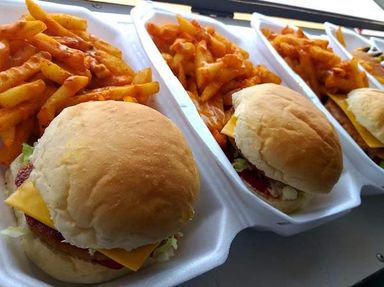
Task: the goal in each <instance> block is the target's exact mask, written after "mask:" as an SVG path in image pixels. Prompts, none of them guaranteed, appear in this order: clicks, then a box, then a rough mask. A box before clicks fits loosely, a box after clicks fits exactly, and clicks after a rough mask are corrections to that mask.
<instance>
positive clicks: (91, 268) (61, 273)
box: [21, 220, 130, 284]
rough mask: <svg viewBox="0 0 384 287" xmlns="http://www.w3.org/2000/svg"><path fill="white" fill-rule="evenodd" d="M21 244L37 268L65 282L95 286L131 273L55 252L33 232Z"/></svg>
mask: <svg viewBox="0 0 384 287" xmlns="http://www.w3.org/2000/svg"><path fill="white" fill-rule="evenodd" d="M24 221H25V220H24ZM24 224H25V223H24ZM26 228H28V227H26ZM28 230H29V229H28ZM21 244H22V247H23V249H24V252H25V253H26V255H27V256H28V258H29V259H30V260H31V261H32V262H33V263H34V264H35V265H36V266H37V267H39V268H40V269H41V270H43V271H44V272H45V273H47V274H49V275H50V276H51V277H53V278H55V279H58V280H61V281H64V282H70V283H83V284H95V283H101V282H104V281H108V280H111V279H114V278H117V277H120V276H122V275H124V274H126V273H128V272H130V270H129V269H127V268H121V269H119V270H114V269H111V268H108V267H104V266H102V265H100V264H94V263H91V262H88V261H85V260H82V259H78V258H76V257H73V256H71V255H67V254H65V253H63V252H61V251H58V250H54V249H53V248H51V247H50V246H48V245H47V244H46V243H44V242H43V241H42V240H40V238H38V237H37V236H36V235H35V234H33V233H32V232H31V231H29V232H28V233H27V234H26V235H25V236H23V238H22V240H21Z"/></svg>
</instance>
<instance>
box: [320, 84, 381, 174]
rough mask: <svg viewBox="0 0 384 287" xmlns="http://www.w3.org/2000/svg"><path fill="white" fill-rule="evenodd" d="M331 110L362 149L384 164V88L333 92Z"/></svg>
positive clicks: (328, 106) (329, 104) (329, 106)
mask: <svg viewBox="0 0 384 287" xmlns="http://www.w3.org/2000/svg"><path fill="white" fill-rule="evenodd" d="M329 96H330V99H328V101H327V103H326V104H325V105H326V107H327V109H328V110H329V112H330V113H331V114H332V115H333V116H334V117H335V119H336V120H337V121H338V122H339V123H340V124H341V125H342V126H343V128H344V129H345V130H346V131H347V132H348V133H349V135H350V136H351V137H352V139H353V140H354V141H355V142H356V143H357V144H358V145H359V146H360V147H361V149H362V150H363V151H364V152H365V153H366V154H367V155H368V156H369V157H370V158H371V159H372V160H373V161H374V162H375V163H376V164H378V165H379V166H381V167H383V168H384V136H383V135H384V91H382V90H378V89H372V88H361V89H355V90H353V91H351V92H349V93H348V95H347V96H346V97H345V96H344V95H329Z"/></svg>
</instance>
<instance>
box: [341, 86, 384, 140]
mask: <svg viewBox="0 0 384 287" xmlns="http://www.w3.org/2000/svg"><path fill="white" fill-rule="evenodd" d="M347 102H348V108H349V110H350V111H351V112H352V113H353V114H354V116H355V117H356V120H357V121H358V122H359V123H360V124H361V125H362V126H363V127H365V128H366V129H367V130H368V131H369V132H370V133H371V134H372V135H373V136H375V137H376V138H377V139H378V140H379V141H381V142H382V143H384V91H382V90H377V89H371V88H362V89H356V90H353V91H351V92H350V93H349V94H348V97H347Z"/></svg>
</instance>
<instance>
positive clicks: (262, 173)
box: [222, 84, 343, 213]
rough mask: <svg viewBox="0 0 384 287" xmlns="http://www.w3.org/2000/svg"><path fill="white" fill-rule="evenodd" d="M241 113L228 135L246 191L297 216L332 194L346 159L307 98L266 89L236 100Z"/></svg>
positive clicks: (232, 157) (332, 132) (227, 129)
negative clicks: (314, 197)
mask: <svg viewBox="0 0 384 287" xmlns="http://www.w3.org/2000/svg"><path fill="white" fill-rule="evenodd" d="M232 99H233V106H234V108H235V112H234V114H233V116H232V118H231V119H230V120H229V121H228V123H227V124H226V126H225V127H224V128H223V130H222V133H223V134H225V135H227V136H228V137H229V138H230V141H231V145H230V146H229V148H228V149H227V151H226V153H227V156H228V158H229V159H230V160H231V162H232V165H233V166H234V168H235V170H236V171H237V172H238V174H239V175H240V177H241V178H242V179H243V181H244V182H245V183H246V185H247V186H248V187H249V188H250V189H251V190H253V191H254V192H255V194H256V195H258V196H259V197H260V198H261V199H263V200H264V201H266V202H268V203H269V204H271V205H272V206H274V207H276V208H278V209H279V210H281V211H283V212H286V213H291V212H294V211H296V210H298V209H299V208H301V207H303V206H304V205H305V204H306V203H307V202H308V201H309V200H310V198H311V197H312V195H313V194H314V193H318V194H319V193H328V192H330V191H331V189H332V188H333V186H334V185H335V184H336V182H337V181H338V179H339V177H340V175H341V172H342V169H343V159H342V150H341V146H340V141H339V138H338V136H337V133H336V131H335V129H334V128H333V126H332V125H331V123H330V122H328V120H327V119H326V117H325V116H324V115H323V114H322V113H321V112H320V111H319V110H318V109H317V108H316V107H315V106H314V105H313V104H312V103H311V102H310V101H309V100H308V99H306V98H305V97H304V96H302V95H300V94H298V93H296V92H294V91H293V90H291V89H289V88H286V87H284V86H280V85H276V84H262V85H256V86H253V87H249V88H246V89H243V90H241V91H239V92H237V93H235V94H233V98H232Z"/></svg>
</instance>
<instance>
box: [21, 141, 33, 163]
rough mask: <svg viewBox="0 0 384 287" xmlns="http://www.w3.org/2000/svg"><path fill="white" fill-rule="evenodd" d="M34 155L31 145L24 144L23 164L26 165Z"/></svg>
mask: <svg viewBox="0 0 384 287" xmlns="http://www.w3.org/2000/svg"><path fill="white" fill-rule="evenodd" d="M32 153H33V147H32V146H30V145H29V144H26V143H23V149H22V154H23V156H22V158H23V163H26V162H27V161H29V157H30V156H31V154H32Z"/></svg>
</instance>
